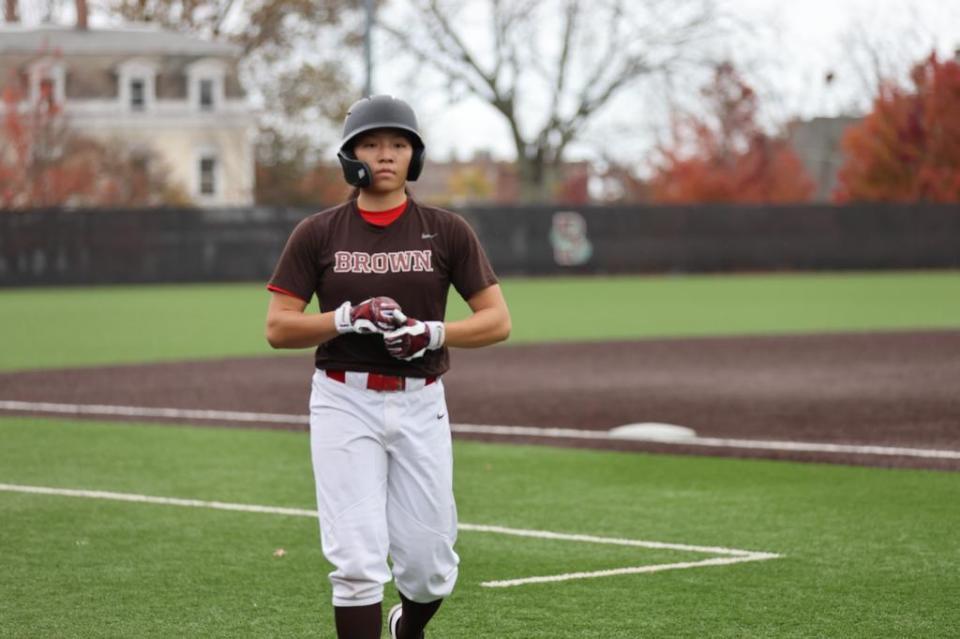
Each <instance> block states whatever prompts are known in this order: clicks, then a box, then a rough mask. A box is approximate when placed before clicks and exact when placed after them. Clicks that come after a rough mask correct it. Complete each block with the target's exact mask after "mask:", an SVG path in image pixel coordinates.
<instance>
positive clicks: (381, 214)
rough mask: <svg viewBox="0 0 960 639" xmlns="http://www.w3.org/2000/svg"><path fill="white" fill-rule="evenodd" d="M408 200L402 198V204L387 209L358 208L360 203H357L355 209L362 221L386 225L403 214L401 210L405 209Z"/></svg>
mask: <svg viewBox="0 0 960 639" xmlns="http://www.w3.org/2000/svg"><path fill="white" fill-rule="evenodd" d="M409 201H410V200H409V199H407V200H404V201H403V204H401V205H400V206H395V207H393V208H392V209H387V210H386V211H366V210H364V209H361V208H360V205H359V204H358V205H357V210H358V211H360V216H361V217H362V218H363V219H364V221H366V222H368V223H369V224H373V225H374V226H388V225H390V224H392V223H393V222H395V221H396V220H397V218H398V217H400V216H401V215H403V212H404V211H405V210H406V209H407V203H408V202H409Z"/></svg>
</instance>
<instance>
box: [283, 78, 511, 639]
mask: <svg viewBox="0 0 960 639" xmlns="http://www.w3.org/2000/svg"><path fill="white" fill-rule="evenodd" d="M338 157H339V159H340V163H341V166H342V167H343V174H344V177H345V179H346V180H347V182H349V183H350V184H352V185H354V186H355V187H356V189H355V190H354V196H353V197H352V198H351V199H350V200H348V201H347V202H345V203H343V204H341V205H339V206H336V207H334V208H331V209H328V210H325V211H322V212H320V213H317V214H314V215H311V216H310V217H308V218H306V219H305V220H303V221H302V222H301V223H300V224H299V225H297V227H296V228H295V229H294V231H293V233H292V234H291V235H290V238H289V240H288V241H287V245H286V247H285V248H284V250H283V253H282V255H281V256H280V259H279V262H278V263H277V266H276V270H275V271H274V274H273V277H272V278H271V280H270V283H269V285H268V289H269V290H270V291H272V293H273V295H272V297H271V300H270V306H269V310H268V312H267V325H266V335H267V340H268V341H269V342H270V344H271V345H272V346H273V347H274V348H304V347H313V346H315V347H316V354H315V361H316V371H315V373H314V375H313V382H312V389H311V394H310V446H311V455H312V461H313V471H314V479H315V482H316V492H317V509H318V511H319V513H320V536H321V543H322V547H323V553H324V556H325V557H326V558H327V560H328V561H330V563H331V564H333V567H334V570H333V572H331V573H330V581H331V584H332V586H333V605H334V619H335V623H336V630H337V636H338V637H340V638H341V639H376V638H379V637H380V632H381V626H382V612H381V602H382V600H383V586H384V584H386V583H387V582H388V581H390V579H391V574H392V578H393V580H394V581H395V583H396V587H397V591H398V593H399V596H400V600H401V603H400V604H398V605H397V606H394V608H393V609H391V610H390V613H389V615H388V619H387V625H388V629H389V633H390V637H392V638H393V639H414V638H419V637H423V636H424V627H425V626H426V625H427V622H428V621H429V620H430V618H431V617H433V615H434V613H435V612H436V611H437V609H438V608H439V606H440V603H441V602H442V600H443V598H444V597H446V596H448V595H449V594H450V592H451V591H452V590H453V587H454V583H455V582H456V579H457V564H458V563H459V558H458V557H457V554H456V552H455V551H454V542H455V541H456V537H457V514H456V504H455V503H454V499H453V482H452V476H453V461H452V454H451V441H450V439H451V437H450V424H449V416H448V414H447V407H446V401H445V399H444V388H443V382H442V380H441V376H442V375H443V374H444V373H445V372H446V371H447V369H448V368H449V354H448V350H447V349H448V348H449V347H463V348H472V347H479V346H486V345H489V344H493V343H495V342H499V341H502V340H505V339H506V338H507V336H508V335H509V333H510V314H509V311H508V309H507V304H506V302H505V300H504V298H503V294H502V293H501V290H500V286H499V285H498V283H497V277H496V275H495V274H494V272H493V269H492V268H491V267H490V263H489V261H488V260H487V257H486V255H485V253H484V251H483V248H482V247H481V246H480V243H479V242H478V240H477V237H476V235H475V234H474V232H473V230H472V229H471V228H470V226H469V225H467V223H466V222H465V221H464V220H463V219H462V218H460V217H459V216H457V215H455V214H453V213H450V212H448V211H445V210H442V209H439V208H434V207H430V206H424V205H422V204H420V203H418V202H416V201H415V200H414V199H412V198H411V197H410V195H409V193H408V192H407V189H406V183H407V181H408V180H409V181H413V180H416V179H417V176H419V175H420V172H421V170H422V168H423V163H424V144H423V139H422V137H421V135H420V132H419V127H418V125H417V118H416V115H415V114H414V112H413V109H411V108H410V106H409V105H408V104H407V103H405V102H403V101H402V100H398V99H396V98H393V97H391V96H386V95H377V96H373V97H369V98H364V99H362V100H360V101H358V102H356V103H355V104H354V105H353V106H352V107H350V111H349V112H348V113H347V117H346V120H345V122H344V126H343V138H342V142H341V146H340V151H339V153H338ZM451 284H452V285H453V287H454V288H455V289H456V290H457V292H458V293H459V294H460V295H461V296H462V297H463V298H464V299H465V300H466V301H467V303H468V305H469V306H470V308H471V310H472V311H473V312H472V314H471V315H470V316H469V317H467V318H466V319H463V320H460V321H457V322H444V312H445V309H446V305H447V294H448V291H449V288H450V285H451ZM313 295H316V296H317V299H318V300H319V305H320V312H319V313H306V312H304V311H305V309H306V307H307V304H308V303H309V302H310V300H311V298H312V296H313ZM388 556H389V558H390V562H391V564H392V573H391V567H390V564H388Z"/></svg>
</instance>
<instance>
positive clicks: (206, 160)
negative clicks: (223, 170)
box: [200, 155, 217, 195]
mask: <svg viewBox="0 0 960 639" xmlns="http://www.w3.org/2000/svg"><path fill="white" fill-rule="evenodd" d="M216 194H217V158H215V157H213V156H210V155H207V156H204V157H201V158H200V195H216Z"/></svg>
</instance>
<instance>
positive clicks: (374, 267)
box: [269, 199, 497, 377]
mask: <svg viewBox="0 0 960 639" xmlns="http://www.w3.org/2000/svg"><path fill="white" fill-rule="evenodd" d="M496 283H497V276H496V274H494V272H493V268H492V267H491V266H490V262H489V260H488V259H487V256H486V254H485V253H484V251H483V247H481V246H480V242H479V240H478V239H477V236H476V234H475V233H474V232H473V229H471V228H470V226H469V225H468V224H467V223H466V221H464V219H463V218H461V217H460V216H459V215H456V214H455V213H451V212H449V211H445V210H443V209H439V208H435V207H431V206H424V205H422V204H418V203H416V202H414V201H413V200H412V199H409V200H408V204H407V209H406V211H404V213H403V214H402V215H401V216H400V217H399V218H398V219H397V220H396V221H394V222H393V223H391V224H389V225H388V226H385V227H381V226H375V225H373V224H370V223H368V222H366V221H365V220H364V219H363V218H362V217H361V216H360V212H359V211H358V210H357V202H356V200H350V201H348V202H346V203H344V204H341V205H340V206H336V207H334V208H332V209H327V210H326V211H322V212H320V213H316V214H314V215H311V216H310V217H308V218H306V219H304V220H303V221H302V222H300V224H298V225H297V227H296V228H295V229H294V230H293V233H291V234H290V239H289V240H287V245H286V247H285V248H284V249H283V253H282V254H281V255H280V260H279V261H278V262H277V267H276V269H275V270H274V273H273V277H272V278H271V279H270V284H269V288H270V289H271V290H274V291H281V292H285V293H289V294H293V295H295V296H297V297H299V298H300V299H302V300H304V301H306V302H308V303H309V302H310V299H311V297H312V296H313V295H314V294H316V296H317V299H318V300H319V303H320V310H321V311H323V312H326V311H332V310H334V309H336V308H337V307H338V306H340V305H341V304H342V303H343V302H345V301H347V300H349V301H350V302H351V303H353V304H358V303H359V302H362V301H363V300H365V299H367V298H370V297H377V296H380V295H385V296H387V297H392V298H393V299H395V300H396V301H397V302H398V303H399V304H400V306H401V307H402V308H403V312H404V313H405V314H406V315H407V316H408V317H412V318H416V319H419V320H424V321H426V320H441V321H442V320H443V319H444V314H445V312H446V308H447V293H448V291H449V290H450V285H451V284H452V285H453V286H454V288H456V290H457V292H458V293H459V294H460V296H461V297H463V298H464V299H470V298H471V297H472V296H473V295H474V294H476V293H478V292H479V291H482V290H483V289H485V288H487V287H488V286H491V285H493V284H496ZM316 364H317V368H330V369H343V370H352V371H365V372H374V373H380V374H384V375H405V376H410V377H433V376H438V375H442V374H443V373H445V372H446V371H447V369H449V367H450V356H449V353H448V351H447V349H446V347H444V348H441V349H438V350H435V351H427V353H426V355H424V356H423V357H422V358H419V359H416V360H413V361H411V362H405V361H402V360H398V359H395V358H394V357H391V356H390V354H389V353H387V350H386V348H385V347H384V345H383V339H382V338H381V337H380V336H379V335H358V334H355V333H350V334H346V335H340V336H338V337H335V338H333V339H332V340H330V341H328V342H325V343H323V344H320V345H319V346H318V347H317V351H316Z"/></svg>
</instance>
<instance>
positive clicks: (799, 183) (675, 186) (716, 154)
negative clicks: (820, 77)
mask: <svg viewBox="0 0 960 639" xmlns="http://www.w3.org/2000/svg"><path fill="white" fill-rule="evenodd" d="M701 93H702V95H703V97H704V98H705V103H706V106H707V116H706V117H705V118H698V117H693V116H686V117H683V118H681V119H679V120H678V122H677V123H675V125H674V132H673V140H672V141H671V142H670V143H668V144H666V145H661V146H660V147H659V151H660V155H661V156H662V161H661V162H660V163H659V164H658V165H657V166H656V167H655V173H654V176H653V178H652V179H651V182H650V190H651V195H652V198H653V200H654V201H656V202H660V203H667V204H685V203H695V202H749V203H786V202H803V201H806V200H809V199H810V196H811V195H812V193H813V189H814V185H813V181H812V180H811V179H810V177H809V176H808V175H807V173H806V171H805V169H804V168H803V164H802V163H801V162H800V159H799V158H798V157H797V155H796V153H794V152H793V149H792V148H791V146H790V144H789V142H788V141H787V139H786V137H785V136H771V135H768V134H767V133H765V132H764V131H763V130H762V128H761V127H760V125H759V124H758V122H757V108H758V105H757V95H756V93H755V92H754V91H753V89H752V88H751V87H750V86H749V85H748V84H747V83H746V82H745V81H744V80H743V78H742V77H740V74H739V73H738V72H737V70H736V68H735V67H734V66H733V64H731V63H729V62H724V63H721V64H719V65H717V66H716V68H715V70H714V76H713V81H712V82H711V83H710V84H709V85H708V86H706V87H704V88H703V89H702V91H701Z"/></svg>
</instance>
